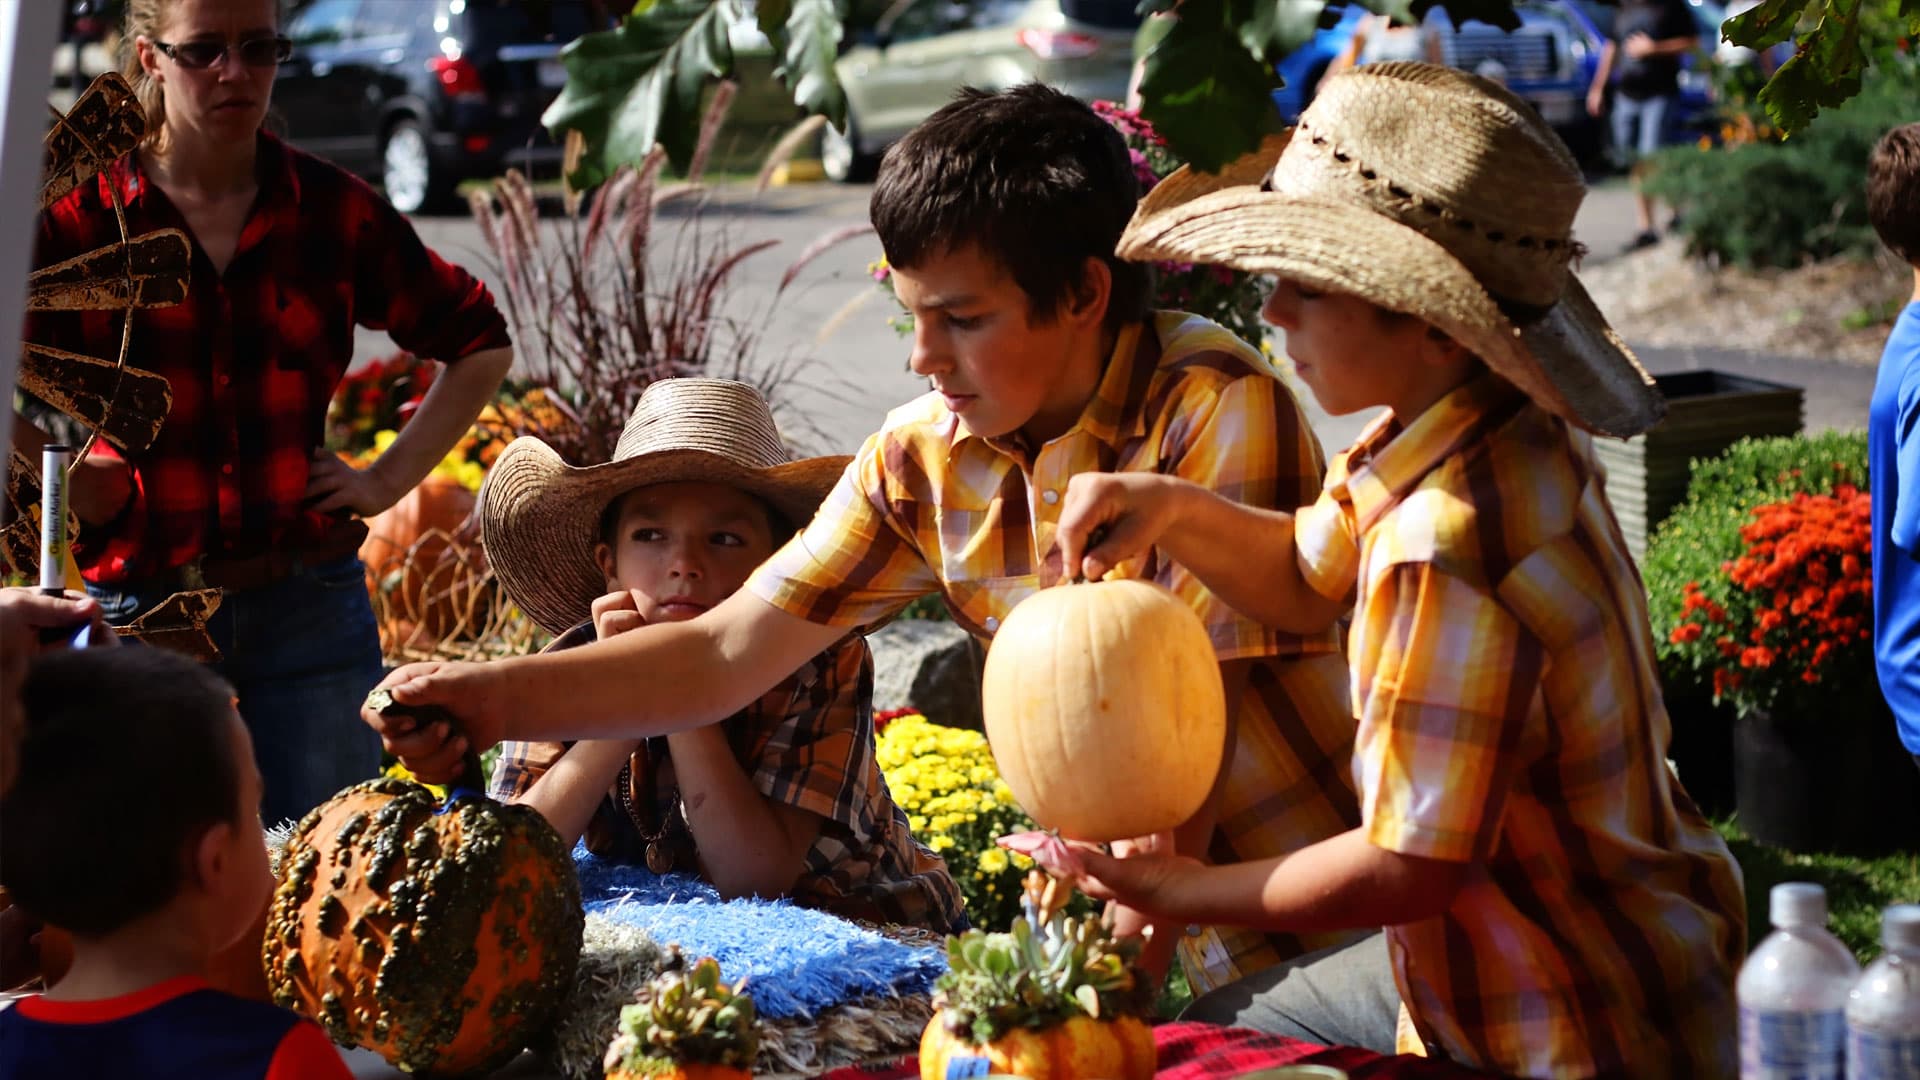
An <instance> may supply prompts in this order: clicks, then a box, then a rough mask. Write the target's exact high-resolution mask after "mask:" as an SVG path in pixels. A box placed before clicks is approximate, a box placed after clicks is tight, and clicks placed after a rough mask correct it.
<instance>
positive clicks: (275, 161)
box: [102, 129, 300, 210]
mask: <svg viewBox="0 0 1920 1080" xmlns="http://www.w3.org/2000/svg"><path fill="white" fill-rule="evenodd" d="M254 139H255V143H254V147H255V149H254V175H255V176H257V177H258V178H259V181H260V196H259V199H258V200H257V201H258V203H259V205H260V206H261V207H268V208H273V209H281V208H286V209H289V210H291V209H292V208H294V207H298V206H299V205H300V175H299V173H298V171H297V170H295V169H294V167H293V155H292V153H290V152H289V151H288V150H287V144H286V143H283V142H281V141H280V140H279V139H278V138H277V137H275V136H274V135H272V134H270V133H268V132H267V131H266V130H264V129H262V130H261V131H260V132H258V133H257V134H256V135H255V136H254ZM103 183H106V184H111V185H113V186H114V187H117V188H118V189H119V191H120V201H121V202H123V203H124V204H126V206H127V208H128V209H133V208H135V207H139V206H141V205H142V204H143V202H144V200H145V199H146V197H147V192H148V190H150V189H151V187H152V186H153V185H152V181H151V180H149V179H148V177H147V170H146V167H145V166H144V165H142V164H140V154H139V152H138V151H135V152H133V153H131V154H127V155H126V156H124V157H122V158H121V159H120V160H119V161H117V162H115V163H114V164H113V166H112V167H111V168H109V169H108V170H107V171H106V173H105V175H104V177H103ZM107 194H108V192H105V191H103V192H102V195H103V196H105V195H107ZM109 205H111V203H109Z"/></svg>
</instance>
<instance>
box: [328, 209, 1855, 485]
mask: <svg viewBox="0 0 1920 1080" xmlns="http://www.w3.org/2000/svg"><path fill="white" fill-rule="evenodd" d="M869 192H870V189H869V188H867V187H865V186H851V187H843V186H836V185H830V184H813V185H800V186H795V187H787V188H773V189H770V190H769V191H768V192H766V193H765V194H764V195H762V196H760V197H759V198H757V199H756V198H753V197H751V194H750V193H749V192H746V191H745V190H744V189H729V190H728V191H727V192H726V193H725V194H724V195H723V196H721V197H720V198H719V199H718V200H717V201H716V204H715V208H714V209H713V210H711V211H710V212H709V213H708V214H707V215H706V216H705V218H704V219H703V220H702V221H701V222H700V223H699V229H698V232H697V233H695V232H693V231H691V229H692V224H693V218H692V217H690V216H689V215H688V214H687V213H686V211H685V210H684V209H681V210H677V211H676V210H672V209H671V208H669V209H667V210H663V212H662V216H661V218H660V220H659V222H658V223H657V225H656V227H655V244H656V248H657V249H658V248H659V246H660V245H662V244H665V245H669V246H671V245H672V244H674V243H675V242H679V243H681V244H683V245H686V247H685V248H684V250H688V251H711V250H713V249H714V248H715V246H716V245H722V244H724V245H730V246H734V247H737V246H740V245H744V244H749V243H755V242H758V241H761V240H766V239H771V240H776V241H778V246H776V247H774V248H772V249H770V250H768V251H766V252H763V253H761V254H759V255H756V256H754V257H752V258H750V259H748V260H747V261H746V262H745V263H744V264H743V265H742V266H741V267H740V269H739V271H738V272H737V274H736V276H735V277H734V278H733V288H732V289H731V290H730V291H729V296H728V302H727V303H726V305H725V307H724V310H725V311H726V312H727V313H728V314H729V316H730V317H732V318H735V319H738V320H741V321H742V322H743V323H744V324H745V325H746V326H748V327H749V328H752V329H755V330H757V331H758V334H759V340H758V342H757V347H755V348H753V349H752V350H748V351H746V354H745V355H744V356H742V357H738V359H741V360H743V361H744V362H746V363H748V364H749V365H754V364H764V363H771V362H777V361H779V360H781V359H783V358H786V357H800V358H804V359H805V361H806V362H807V363H808V365H809V367H808V369H807V372H806V378H805V382H806V386H805V387H804V388H802V389H801V390H799V391H797V392H796V393H794V394H793V396H792V397H791V399H790V400H789V401H788V403H787V404H788V405H789V409H788V411H787V413H786V414H784V415H783V416H782V423H783V425H785V426H787V427H788V428H790V429H792V432H791V434H792V436H793V437H795V438H798V439H801V440H803V441H805V442H806V443H807V444H808V445H810V446H812V447H814V448H815V449H817V450H820V451H822V452H850V451H852V450H854V449H855V448H857V447H858V445H859V443H860V440H861V438H862V437H864V436H865V435H866V434H867V433H868V432H870V431H872V430H873V429H874V428H875V427H876V426H877V425H878V423H879V422H880V420H881V418H882V417H883V416H884V415H885V412H886V410H887V409H888V408H890V407H892V406H893V405H895V404H898V403H900V402H902V401H905V400H906V399H908V398H909V397H911V396H913V395H914V394H916V393H918V392H919V391H920V390H921V389H922V383H921V381H920V380H918V379H915V378H914V377H912V376H911V375H910V374H909V373H908V372H907V371H906V357H907V343H906V341H905V339H903V338H901V337H899V336H898V335H896V334H895V333H894V331H893V330H892V329H891V328H890V327H888V326H887V324H886V316H887V315H888V314H889V313H890V312H891V310H892V308H891V302H890V300H889V299H888V298H887V297H886V296H885V295H883V294H882V293H881V292H880V291H879V290H878V289H877V288H875V287H874V286H873V285H872V283H871V282H870V280H869V279H868V278H867V276H866V269H865V268H866V264H867V263H868V262H870V261H872V260H874V259H876V258H878V257H879V254H880V245H879V241H878V240H876V239H875V238H874V237H873V236H872V234H870V233H869V234H867V235H865V236H861V237H858V238H855V239H853V240H849V241H847V242H845V243H842V244H841V245H839V246H838V247H836V248H834V249H833V250H831V251H828V252H827V253H826V254H824V255H822V256H821V257H820V258H818V259H817V260H815V261H813V262H812V263H810V264H809V265H808V266H807V267H806V269H805V270H804V271H803V272H802V273H801V274H800V276H799V277H798V279H797V280H796V281H795V282H794V284H793V285H792V286H790V287H789V288H788V289H787V290H786V291H785V292H784V293H780V294H778V295H776V289H777V287H778V285H779V282H780V278H781V275H782V273H783V272H784V271H785V270H786V268H787V266H788V264H789V263H790V262H791V261H793V260H794V259H795V258H796V257H797V256H798V255H799V254H800V253H801V252H802V251H803V250H804V249H805V248H806V246H807V245H808V244H809V243H810V242H812V241H813V240H814V239H815V238H817V237H820V236H823V235H826V234H828V233H831V232H832V231H834V230H836V229H839V228H843V227H846V226H857V225H860V224H863V223H865V221H866V207H867V197H868V195H869ZM669 206H670V207H671V204H669ZM417 224H418V227H419V229H420V232H421V234H422V235H423V236H424V237H425V238H426V240H427V242H428V243H429V244H431V245H433V246H434V247H435V248H437V249H438V250H440V251H441V252H442V253H443V254H445V255H446V256H447V257H449V258H452V259H454V260H455V261H458V262H461V263H463V264H464V265H466V266H468V267H469V268H470V269H472V270H474V271H475V272H476V273H478V274H479V275H480V276H481V277H482V278H483V279H484V280H486V281H487V282H488V284H489V285H490V286H492V287H493V288H494V289H495V290H496V291H497V290H498V289H499V275H498V274H497V272H495V271H494V270H492V269H491V268H490V267H489V266H488V260H487V259H486V258H485V257H484V256H483V254H482V253H481V251H480V239H479V233H478V230H477V228H476V227H475V226H474V224H473V223H472V222H471V221H470V220H469V219H468V218H467V217H466V216H465V215H459V216H446V217H427V218H421V219H419V220H418V222H417ZM1634 231H1635V230H1634V222H1633V210H1632V197H1631V194H1630V193H1629V192H1628V191H1627V190H1626V188H1625V187H1624V185H1622V184H1619V183H1618V182H1611V183H1602V184H1600V185H1598V186H1596V188H1595V189H1594V191H1593V192H1592V193H1591V194H1590V195H1589V197H1588V199H1587V201H1586V203H1585V205H1584V206H1583V207H1582V210H1581V214H1580V217H1579V219H1578V222H1577V224H1576V234H1577V235H1578V236H1579V237H1580V238H1581V239H1582V240H1583V241H1585V242H1586V243H1587V244H1588V246H1589V248H1590V249H1591V250H1592V254H1591V255H1589V257H1588V264H1589V265H1592V264H1594V263H1597V262H1601V261H1604V260H1606V259H1609V258H1612V257H1615V256H1616V255H1617V253H1618V252H1619V251H1620V250H1621V249H1622V247H1623V246H1624V245H1625V244H1626V242H1627V241H1628V240H1629V239H1631V237H1632V236H1633V233H1634ZM850 302H853V303H855V304H857V305H858V306H856V307H854V308H853V309H852V310H846V309H847V305H848V304H849V303H850ZM355 344H356V362H358V361H360V360H364V359H367V358H370V357H373V356H378V355H383V354H385V353H387V352H391V351H392V348H393V346H392V345H391V343H390V342H389V341H388V340H387V339H386V336H385V335H384V334H382V333H378V332H374V331H367V330H362V331H361V332H360V333H359V335H358V338H357V339H356V343H355ZM1640 356H1641V359H1642V360H1643V362H1645V363H1646V365H1647V367H1648V368H1649V369H1651V370H1653V371H1655V372H1667V371H1679V370H1688V369H1696V368H1708V367H1712V368H1718V369H1721V370H1727V371H1733V372H1736V373H1739V374H1746V375H1753V376H1757V377H1760V378H1764V379H1770V380H1773V381H1776V382H1784V383H1789V384H1799V385H1801V386H1804V387H1805V388H1806V423H1807V428H1808V430H1809V431H1818V430H1822V429H1825V428H1847V427H1859V426H1864V424H1865V422H1866V408H1867V401H1868V398H1869V397H1870V396H1871V394H1872V389H1873V372H1872V370H1871V369H1870V368H1865V367H1860V366H1855V365H1846V364H1823V363H1815V362H1811V361H1806V360H1796V359H1788V358H1783V357H1778V356H1769V355H1765V354H1755V353H1745V352H1735V351H1730V350H1715V349H1698V348H1696V349H1650V348H1643V349H1641V350H1640ZM1302 398H1303V400H1304V401H1305V403H1306V406H1307V409H1308V412H1309V414H1310V417H1311V419H1312V422H1313V425H1314V429H1315V431H1316V432H1317V433H1318V434H1319V435H1320V437H1321V440H1322V442H1323V443H1324V444H1325V445H1326V446H1327V448H1328V449H1330V450H1332V449H1338V448H1341V447H1344V446H1346V445H1348V444H1349V443H1350V442H1351V441H1352V439H1353V436H1354V435H1355V434H1356V433H1357V432H1358V431H1359V430H1360V428H1361V427H1362V426H1364V424H1365V423H1366V421H1367V420H1368V419H1369V418H1370V414H1364V415H1356V416H1345V417H1329V416H1326V415H1325V414H1323V413H1321V412H1320V411H1319V410H1318V408H1317V407H1316V406H1315V405H1314V403H1313V401H1312V396H1311V395H1310V394H1306V393H1304V392H1302ZM800 418H804V419H805V420H806V421H810V426H811V430H803V425H802V423H801V422H800Z"/></svg>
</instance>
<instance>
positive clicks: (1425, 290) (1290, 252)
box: [1120, 62, 1666, 437]
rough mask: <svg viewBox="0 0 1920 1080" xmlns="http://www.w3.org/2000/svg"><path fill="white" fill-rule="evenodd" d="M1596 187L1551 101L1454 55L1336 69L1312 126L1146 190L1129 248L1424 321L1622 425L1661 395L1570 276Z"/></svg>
mask: <svg viewBox="0 0 1920 1080" xmlns="http://www.w3.org/2000/svg"><path fill="white" fill-rule="evenodd" d="M1585 193H1586V185H1585V184H1584V183H1583V182H1582V180H1581V177H1580V169H1579V167H1578V166H1577V165H1576V164H1575V163H1574V160H1573V156H1572V155H1571V154H1569V153H1568V152H1567V148H1566V146H1565V145H1564V144H1563V143H1561V141H1560V139H1559V137H1558V136H1556V135H1555V134H1554V133H1553V130H1552V129H1551V128H1549V127H1548V126H1547V124H1546V123H1545V121H1543V120H1541V119H1540V117H1539V114H1537V113H1535V112H1534V111H1533V109H1532V108H1530V107H1529V106H1528V105H1526V104H1525V103H1524V102H1522V101H1521V100H1520V99H1519V98H1517V97H1515V96H1513V94H1512V93H1510V92H1509V91H1507V90H1506V89H1505V88H1504V87H1501V86H1499V85H1497V84H1495V83H1492V82H1489V81H1488V80H1486V79H1482V78H1480V77H1479V76H1476V75H1470V74H1468V73H1466V72H1463V71H1455V70H1453V69H1451V68H1444V67H1435V66H1433V65H1430V64H1420V63H1411V62H1389V63H1381V64H1372V65H1368V66H1366V67H1363V68H1359V69H1356V70H1354V71H1350V72H1347V73H1344V74H1342V75H1339V76H1337V77H1335V78H1332V79H1329V80H1327V82H1326V83H1325V84H1324V85H1323V86H1322V87H1321V88H1320V91H1319V93H1318V94H1317V95H1316V96H1315V97H1314V99H1313V104H1312V105H1310V106H1309V107H1308V108H1307V110H1306V112H1304V113H1303V114H1301V117H1300V122H1299V124H1298V125H1296V126H1295V127H1294V128H1292V129H1291V130H1289V131H1288V132H1286V133H1284V134H1281V135H1277V136H1273V137H1271V138H1269V139H1268V140H1267V142H1266V144H1265V145H1264V146H1262V147H1261V149H1260V150H1258V151H1256V152H1255V153H1253V154H1249V155H1247V156H1246V157H1244V158H1242V159H1240V160H1239V161H1237V162H1235V163H1233V164H1232V165H1229V166H1228V167H1227V168H1226V170H1225V171H1223V172H1222V173H1220V174H1217V175H1215V174H1207V173H1198V172H1195V171H1193V170H1192V169H1190V168H1183V169H1181V170H1179V171H1178V172H1176V173H1174V174H1173V175H1172V176H1169V177H1168V178H1167V179H1165V180H1163V181H1161V182H1160V184H1159V185H1157V186H1156V187H1155V188H1154V189H1153V190H1152V191H1151V192H1149V193H1148V194H1147V197H1146V198H1145V199H1143V200H1142V201H1141V204H1140V208H1139V209H1138V211H1136V212H1135V214H1134V217H1133V220H1132V222H1130V223H1129V224H1128V226H1127V230H1126V232H1125V233H1124V234H1123V235H1122V236H1121V238H1120V255H1121V256H1122V257H1123V258H1127V259H1135V260H1141V261H1147V260H1170V261H1178V262H1197V263H1213V264H1218V265H1223V266H1230V267H1233V268H1235V269H1238V270H1246V271H1251V272H1255V273H1270V274H1277V275H1280V276H1283V277H1286V278H1290V279H1293V280H1296V281H1299V282H1302V283H1304V284H1307V285H1309V286H1311V287H1313V288H1317V289H1325V290H1328V291H1332V292H1342V293H1348V294H1351V295H1355V296H1359V297H1361V298H1363V299H1366V300H1368V301H1371V302H1373V303H1375V304H1378V305H1379V306H1381V307H1384V308H1388V309H1390V310H1393V311H1400V312H1405V313H1407V314H1410V315H1414V316H1417V317H1419V318H1421V319H1423V320H1425V321H1426V322H1428V323H1430V324H1432V325H1433V326H1435V327H1437V328H1439V329H1440V330H1441V331H1442V332H1443V333H1445V334H1447V335H1448V336H1449V337H1451V338H1452V339H1453V340H1455V341H1457V342H1459V343H1460V344H1461V345H1462V346H1464V347H1466V348H1467V349H1470V350H1471V351H1473V352H1474V353H1475V354H1476V355H1478V356H1479V357H1480V358H1481V359H1482V360H1484V361H1486V363H1487V365H1488V366H1489V367H1491V368H1492V369H1493V370H1494V371H1496V372H1498V373H1499V374H1500V375H1502V376H1504V377H1505V378H1507V379H1508V380H1509V381H1511V382H1513V383H1515V384H1516V385H1518V386H1519V387H1520V388H1521V389H1522V390H1523V391H1525V392H1526V393H1527V394H1528V395H1529V396H1530V397H1532V398H1533V399H1534V400H1535V401H1537V402H1539V403H1540V404H1541V405H1543V406H1545V407H1546V408H1548V409H1550V410H1552V411H1553V412H1554V413H1556V414H1558V415H1559V416H1561V417H1564V418H1565V419H1567V420H1568V421H1570V422H1572V423H1574V424H1576V425H1578V426H1580V427H1582V428H1585V429H1587V430H1589V431H1593V432H1597V433H1600V434H1604V435H1617V436H1623V437H1624V436H1628V435H1634V434H1637V433H1639V432H1642V431H1645V430H1646V429H1647V428H1649V427H1652V426H1653V425H1655V424H1657V423H1659V421H1660V419H1661V417H1662V416H1664V415H1665V413H1666V401H1665V399H1664V398H1663V397H1661V395H1660V392H1659V390H1658V389H1656V388H1655V386H1654V383H1653V379H1652V378H1651V377H1650V376H1649V375H1648V374H1647V372H1646V370H1645V369H1644V368H1642V367H1641V366H1640V363H1639V361H1638V360H1636V359H1634V356H1633V353H1632V352H1631V351H1630V350H1628V348H1627V346H1626V344H1625V343H1624V342H1622V341H1621V340H1620V337H1619V335H1617V334H1615V333H1614V332H1613V329H1612V328H1611V327H1609V326H1608V325H1607V321H1606V319H1605V318H1604V317H1603V316H1602V315H1601V314H1600V312H1599V310H1598V309H1596V308H1595V307H1594V305H1593V301H1592V299H1591V298H1589V297H1588V296H1587V291H1586V289H1584V288H1582V287H1581V285H1580V282H1579V281H1578V280H1577V279H1576V278H1575V277H1574V275H1573V270H1572V264H1573V261H1574V260H1575V259H1576V258H1577V257H1578V255H1579V253H1580V252H1581V251H1582V250H1583V248H1582V247H1581V245H1580V244H1578V243H1577V242H1575V240H1574V239H1573V218H1574V213H1575V212H1576V211H1578V210H1579V209H1580V200H1581V198H1582V197H1583V196H1584V195H1585Z"/></svg>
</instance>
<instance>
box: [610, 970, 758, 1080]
mask: <svg viewBox="0 0 1920 1080" xmlns="http://www.w3.org/2000/svg"><path fill="white" fill-rule="evenodd" d="M746 985H747V981H746V980H745V979H741V980H740V981H739V982H736V983H734V984H733V985H732V986H728V985H727V984H726V983H724V982H722V981H721V980H720V964H719V962H717V961H716V960H714V959H713V958H712V957H706V958H704V959H702V960H700V961H698V962H696V963H693V964H691V965H689V964H688V963H687V961H686V958H685V957H684V956H683V955H681V953H680V950H679V949H678V948H677V947H669V948H668V955H667V960H666V964H665V966H664V968H663V969H662V971H661V973H660V974H659V975H657V976H655V977H654V979H653V981H652V982H650V983H648V984H647V985H646V986H645V987H642V988H641V989H640V990H639V991H638V992H637V993H635V995H634V999H635V1000H634V1003H633V1004H631V1005H628V1006H626V1007H624V1008H622V1009H621V1010H620V1024H619V1027H618V1028H617V1029H616V1034H615V1035H614V1039H613V1042H612V1043H611V1044H610V1045H609V1046H608V1047H607V1060H606V1070H607V1073H608V1074H609V1075H615V1074H619V1075H630V1076H652V1075H660V1074H665V1073H669V1072H673V1071H675V1069H676V1067H685V1066H698V1065H708V1066H717V1067H720V1068H726V1069H737V1070H740V1071H741V1072H742V1073H745V1072H748V1071H750V1070H751V1069H752V1067H753V1059H754V1055H755V1054H756V1053H758V1051H759V1037H758V1035H757V1034H756V1033H755V1031H754V1011H753V999H752V998H751V997H748V996H747V994H746Z"/></svg>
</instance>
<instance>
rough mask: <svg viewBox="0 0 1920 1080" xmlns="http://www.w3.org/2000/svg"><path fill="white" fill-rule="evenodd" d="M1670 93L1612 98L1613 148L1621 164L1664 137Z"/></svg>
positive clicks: (1657, 144) (1657, 146)
mask: <svg viewBox="0 0 1920 1080" xmlns="http://www.w3.org/2000/svg"><path fill="white" fill-rule="evenodd" d="M1671 104H1673V99H1672V98H1670V97H1651V98H1647V99H1646V100H1644V101H1636V100H1634V99H1633V98H1630V97H1628V96H1627V95H1625V94H1616V95H1614V98H1613V116H1612V120H1613V152H1614V155H1615V156H1616V157H1617V158H1618V159H1619V161H1620V163H1621V164H1622V165H1632V164H1633V163H1634V162H1636V161H1639V160H1640V159H1641V158H1643V157H1646V156H1648V155H1649V154H1652V153H1653V152H1654V151H1656V150H1658V149H1660V147H1661V146H1662V145H1664V144H1665V142H1666V137H1667V112H1668V109H1667V107H1668V106H1669V105H1671Z"/></svg>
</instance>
